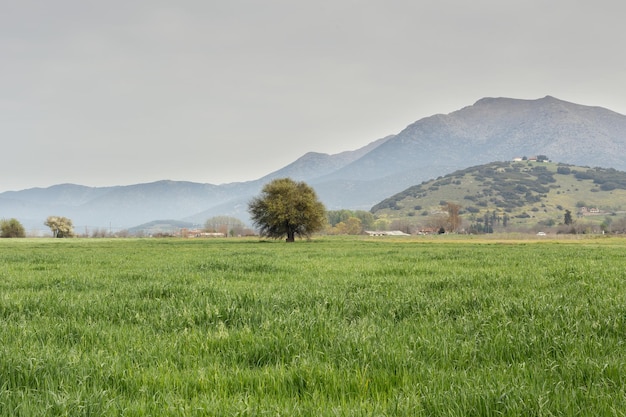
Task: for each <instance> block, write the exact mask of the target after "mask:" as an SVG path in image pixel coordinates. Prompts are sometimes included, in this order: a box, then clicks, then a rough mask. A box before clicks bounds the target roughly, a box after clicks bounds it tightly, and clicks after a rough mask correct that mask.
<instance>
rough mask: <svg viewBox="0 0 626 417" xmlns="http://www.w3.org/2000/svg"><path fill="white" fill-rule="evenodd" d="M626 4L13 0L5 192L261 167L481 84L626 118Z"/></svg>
mask: <svg viewBox="0 0 626 417" xmlns="http://www.w3.org/2000/svg"><path fill="white" fill-rule="evenodd" d="M625 16H626V2H624V1H622V0H614V1H609V0H595V1H593V2H591V1H588V0H585V1H579V0H549V1H546V0H474V1H471V2H470V1H466V0H438V1H423V0H384V1H383V0H378V1H375V0H361V1H357V0H315V1H311V0H306V1H298V0H265V1H260V0H220V1H216V0H198V1H195V0H177V1H161V0H124V1H121V0H107V1H90V0H55V1H50V0H40V1H37V0H19V1H18V0H0V138H1V144H2V147H1V148H0V155H1V159H0V192H1V191H7V190H19V189H24V188H30V187H47V186H50V185H54V184H59V183H66V182H69V183H75V184H82V185H88V186H105V185H126V184H136V183H142V182H151V181H156V180H161V179H171V180H185V181H194V182H206V183H213V184H221V183H226V182H233V181H246V180H253V179H257V178H260V177H262V176H264V175H265V174H268V173H270V172H272V171H275V170H277V169H279V168H282V167H283V166H285V165H287V164H289V163H291V162H293V161H294V160H295V159H297V158H298V157H300V156H302V155H303V154H304V153H306V152H309V151H316V152H324V153H331V154H333V153H338V152H341V151H345V150H354V149H357V148H360V147H362V146H365V145H366V144H368V143H369V142H371V141H374V140H376V139H379V138H381V137H384V136H387V135H389V134H394V133H398V132H399V131H401V130H402V129H403V128H404V127H406V126H407V125H408V124H410V123H412V122H414V121H416V120H418V119H421V118H423V117H426V116H430V115H432V114H436V113H450V112H452V111H455V110H458V109H460V108H462V107H464V106H467V105H471V104H473V103H474V102H476V101H477V100H478V99H480V98H482V97H513V98H523V99H536V98H540V97H543V96H546V95H552V96H555V97H557V98H560V99H563V100H567V101H572V102H575V103H579V104H586V105H594V106H601V107H606V108H609V109H611V110H614V111H617V112H619V113H622V114H626V53H625V52H624V47H625V45H626V31H625V30H624V17H625Z"/></svg>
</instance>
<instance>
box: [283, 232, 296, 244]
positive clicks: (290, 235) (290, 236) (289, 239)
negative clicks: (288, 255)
mask: <svg viewBox="0 0 626 417" xmlns="http://www.w3.org/2000/svg"><path fill="white" fill-rule="evenodd" d="M285 241H286V242H295V241H296V239H295V233H294V232H293V231H292V230H289V231H287V239H286V240H285Z"/></svg>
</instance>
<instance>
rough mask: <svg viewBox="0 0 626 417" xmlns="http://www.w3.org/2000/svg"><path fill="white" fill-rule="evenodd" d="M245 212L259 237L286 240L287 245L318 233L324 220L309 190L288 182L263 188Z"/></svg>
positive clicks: (300, 184) (320, 205)
mask: <svg viewBox="0 0 626 417" xmlns="http://www.w3.org/2000/svg"><path fill="white" fill-rule="evenodd" d="M248 212H249V213H250V215H251V218H252V222H253V223H254V225H255V226H256V227H257V228H258V229H259V231H260V233H261V235H262V236H267V237H271V238H274V239H280V238H282V237H284V236H287V242H293V241H294V240H295V236H296V235H298V236H300V237H309V236H310V235H311V234H313V233H315V232H317V231H320V230H322V228H323V227H324V222H325V219H326V209H325V208H324V205H323V204H322V203H321V202H319V201H318V199H317V195H316V194H315V191H314V190H313V188H311V187H309V186H308V185H307V184H306V183H304V182H295V181H294V180H292V179H291V178H279V179H276V180H274V181H272V182H270V183H268V184H265V186H264V187H263V190H262V191H261V195H260V196H258V197H255V198H254V199H252V201H250V203H249V204H248Z"/></svg>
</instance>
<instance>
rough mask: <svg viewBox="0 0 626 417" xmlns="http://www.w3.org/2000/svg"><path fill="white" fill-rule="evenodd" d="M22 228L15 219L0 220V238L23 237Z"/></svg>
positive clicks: (24, 234)
mask: <svg viewBox="0 0 626 417" xmlns="http://www.w3.org/2000/svg"><path fill="white" fill-rule="evenodd" d="M25 236H26V232H25V231H24V226H22V223H20V222H19V221H18V220H17V219H8V220H6V219H2V220H0V237H25Z"/></svg>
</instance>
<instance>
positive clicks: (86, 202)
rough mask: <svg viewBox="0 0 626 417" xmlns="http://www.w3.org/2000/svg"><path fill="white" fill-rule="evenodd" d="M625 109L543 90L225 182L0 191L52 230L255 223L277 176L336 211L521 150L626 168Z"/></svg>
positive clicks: (20, 212) (0, 202)
mask: <svg viewBox="0 0 626 417" xmlns="http://www.w3.org/2000/svg"><path fill="white" fill-rule="evenodd" d="M625 151H626V116H624V115H621V114H618V113H615V112H613V111H610V110H607V109H604V108H601V107H590V106H584V105H579V104H574V103H569V102H565V101H562V100H558V99H556V98H554V97H550V96H547V97H544V98H541V99H538V100H519V99H510V98H484V99H481V100H479V101H477V102H476V103H475V104H474V105H471V106H468V107H465V108H463V109H460V110H458V111H455V112H452V113H450V114H447V115H443V114H438V115H434V116H431V117H427V118H424V119H421V120H418V121H416V122H414V123H412V124H410V125H409V126H407V127H406V128H405V129H404V130H402V131H401V132H399V133H398V134H395V135H390V136H387V137H385V138H382V139H379V140H376V141H374V142H371V143H369V144H368V145H366V146H364V147H362V148H360V149H357V150H354V151H349V152H343V153H339V154H336V155H327V154H321V153H314V152H311V153H307V154H305V155H303V156H302V157H301V158H299V159H297V160H296V161H294V162H293V163H291V164H289V165H287V166H286V167H284V168H281V169H279V170H277V171H275V172H272V173H270V174H268V175H266V176H265V177H263V178H260V179H257V180H253V181H248V182H242V183H231V184H224V185H212V184H198V183H191V182H180V181H176V182H175V181H158V182H154V183H149V184H137V185H131V186H118V187H98V188H93V187H85V186H80V185H72V184H63V185H56V186H53V187H49V188H33V189H28V190H22V191H10V192H4V193H1V194H0V217H2V218H11V217H15V218H17V219H18V220H20V221H21V222H22V224H24V226H25V227H26V228H27V229H33V228H38V229H44V227H43V222H44V221H45V218H46V217H47V216H49V215H61V216H66V217H69V218H71V219H72V220H73V221H74V225H75V227H76V230H77V231H78V232H80V231H81V230H80V228H81V227H89V228H95V227H104V228H113V229H115V230H118V229H121V228H129V227H132V226H136V225H138V224H142V223H146V222H149V221H152V220H156V219H177V220H186V221H190V222H195V223H203V222H204V221H205V220H206V219H207V218H209V217H212V216H215V215H228V216H234V217H238V218H240V219H242V220H244V221H247V219H248V214H247V203H248V201H249V200H250V198H252V197H253V196H254V195H256V194H258V193H259V191H260V189H261V188H262V186H263V185H264V184H265V183H267V182H268V181H270V180H271V179H274V178H279V177H287V176H288V177H291V178H293V179H295V180H303V181H306V182H307V183H309V184H310V185H312V186H313V187H314V188H315V190H316V191H317V193H318V195H319V197H320V199H321V200H322V201H323V202H324V204H325V205H326V207H327V208H328V209H339V208H348V209H365V210H369V209H370V208H371V207H372V206H373V205H375V204H377V203H378V202H380V201H381V200H383V199H385V198H387V197H389V196H391V195H393V194H395V193H397V192H400V191H402V190H404V189H406V188H407V187H410V186H412V185H415V184H419V183H420V182H422V181H425V180H428V179H431V178H435V177H438V176H441V175H445V174H448V173H451V172H453V171H455V170H458V169H463V168H466V167H469V166H474V165H478V164H483V163H487V162H492V161H508V160H511V159H512V158H513V157H516V156H519V157H521V156H529V157H530V156H533V155H538V154H540V155H548V157H549V158H550V159H551V160H553V161H556V162H564V163H568V164H573V165H581V166H591V167H594V166H598V167H605V168H615V169H619V170H626V156H625V154H626V152H625Z"/></svg>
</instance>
